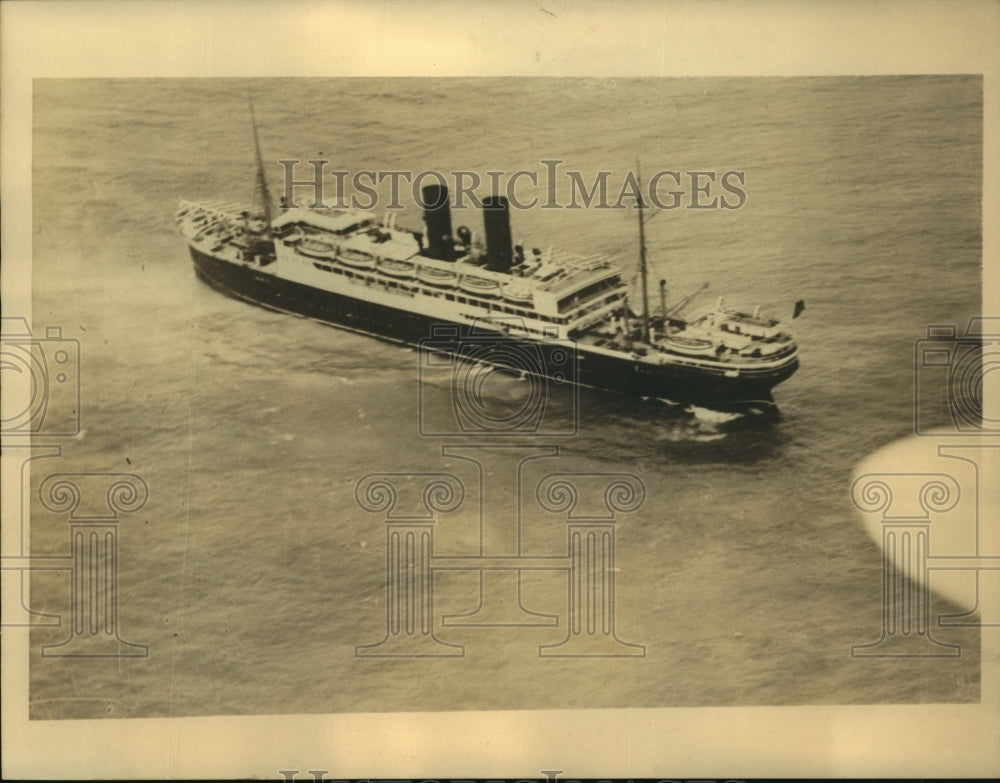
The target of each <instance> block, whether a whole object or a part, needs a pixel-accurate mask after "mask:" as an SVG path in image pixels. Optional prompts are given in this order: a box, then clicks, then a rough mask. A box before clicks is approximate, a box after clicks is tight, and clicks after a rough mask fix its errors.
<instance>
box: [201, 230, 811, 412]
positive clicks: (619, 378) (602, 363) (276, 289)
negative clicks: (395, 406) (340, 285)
mask: <svg viewBox="0 0 1000 783" xmlns="http://www.w3.org/2000/svg"><path fill="white" fill-rule="evenodd" d="M190 250H191V257H192V259H193V260H194V265H195V270H196V271H197V273H198V276H199V277H201V279H202V280H204V281H205V282H206V283H208V284H209V285H211V286H212V287H213V288H215V289H217V290H219V291H221V292H222V293H225V294H227V295H229V296H233V297H236V298H238V299H243V300H246V301H249V302H252V303H254V304H258V305H261V306H264V307H267V308H270V309H275V310H280V311H282V312H290V313H296V314H298V315H303V316H306V317H308V318H313V319H316V320H318V321H322V322H324V323H328V324H333V325H335V326H340V327H344V328H347V329H350V330H352V331H358V332H362V333H364V334H369V335H372V336H374V337H379V338H383V339H388V340H392V341H394V342H399V343H404V344H406V345H412V346H416V347H423V348H430V349H433V350H435V351H438V352H441V353H446V354H458V355H464V356H468V357H471V358H475V359H477V360H480V361H484V362H487V363H489V364H498V365H500V366H510V367H511V368H512V369H514V370H516V371H518V372H527V373H530V374H532V375H544V376H547V377H551V378H557V379H558V380H561V381H568V382H570V383H574V384H576V385H580V386H589V387H594V388H598V389H606V390H609V391H616V392H623V393H626V394H633V395H639V396H647V397H659V398H663V399H669V400H673V401H676V402H702V403H707V404H712V405H714V406H733V407H740V406H746V405H752V404H754V403H769V402H770V401H771V400H772V396H771V390H772V389H773V388H774V386H776V385H777V384H779V383H781V382H782V381H783V380H785V379H786V378H788V377H789V376H791V375H792V373H794V372H795V370H796V369H797V367H798V360H797V359H796V360H795V361H793V362H791V363H790V364H788V365H785V366H783V367H781V368H779V369H768V370H759V371H747V370H741V371H740V375H739V376H738V377H735V378H732V377H726V376H725V373H724V371H723V370H719V371H713V370H708V369H705V368H703V367H692V366H684V365H680V364H678V365H660V366H656V367H653V366H648V365H644V364H642V363H640V362H633V361H631V360H629V359H627V358H619V357H610V356H605V355H603V354H599V353H593V352H591V351H587V350H586V349H585V348H580V350H578V352H577V361H576V362H573V361H572V357H566V355H565V354H566V351H565V343H564V344H563V345H555V344H547V343H542V342H534V341H530V340H526V339H523V338H512V337H510V336H509V335H504V334H501V333H499V332H485V331H480V330H478V329H477V330H476V332H475V334H471V333H470V330H469V327H467V326H460V325H458V324H455V323H450V322H446V321H442V320H440V319H434V318H430V317H428V316H424V315H420V314H417V313H411V312H407V311H405V310H400V309H397V308H393V307H386V306H384V305H380V304H375V303H372V302H366V301H364V300H361V299H355V298H353V297H348V296H343V295H340V294H335V293H331V292H329V291H323V290H320V289H317V288H313V287H311V286H306V285H302V284H300V283H295V282H291V281H288V280H283V279H281V278H280V277H277V276H276V275H272V274H268V273H266V272H261V271H260V270H258V269H255V268H252V267H248V266H237V265H235V264H231V263H229V262H227V261H222V260H219V259H217V258H213V257H212V256H210V255H208V254H206V253H202V252H201V251H199V250H196V249H195V248H193V247H192V248H190Z"/></svg>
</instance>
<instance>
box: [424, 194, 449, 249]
mask: <svg viewBox="0 0 1000 783" xmlns="http://www.w3.org/2000/svg"><path fill="white" fill-rule="evenodd" d="M421 194H422V195H423V206H424V222H425V223H426V224H427V253H426V255H428V256H430V257H431V258H437V259H440V260H441V261H452V260H453V252H452V251H453V241H454V240H453V239H452V236H451V210H450V209H449V207H448V188H446V187H445V186H444V185H427V186H426V187H425V188H424V189H423V190H422V191H421Z"/></svg>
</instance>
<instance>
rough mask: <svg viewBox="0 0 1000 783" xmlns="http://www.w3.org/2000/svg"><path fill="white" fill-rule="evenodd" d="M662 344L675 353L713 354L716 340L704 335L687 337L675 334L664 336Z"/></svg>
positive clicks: (689, 354)
mask: <svg viewBox="0 0 1000 783" xmlns="http://www.w3.org/2000/svg"><path fill="white" fill-rule="evenodd" d="M660 345H661V346H663V347H664V348H667V349H669V350H671V351H674V352H675V353H682V354H685V355H687V356H711V355H712V354H713V353H715V342H714V341H712V340H708V339H705V338H703V337H685V336H684V335H680V334H674V335H671V336H670V337H664V338H663V339H662V340H661V341H660Z"/></svg>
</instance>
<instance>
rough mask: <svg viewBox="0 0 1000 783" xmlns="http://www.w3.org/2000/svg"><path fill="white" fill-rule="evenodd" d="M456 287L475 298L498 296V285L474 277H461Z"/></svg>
mask: <svg viewBox="0 0 1000 783" xmlns="http://www.w3.org/2000/svg"><path fill="white" fill-rule="evenodd" d="M458 287H459V288H461V289H462V290H463V291H467V292H468V293H470V294H476V295H477V296H498V295H499V294H500V283H498V282H497V281H496V280H488V279H486V278H485V277H476V276H475V275H463V277H462V279H461V280H459V281H458Z"/></svg>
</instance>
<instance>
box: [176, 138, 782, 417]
mask: <svg viewBox="0 0 1000 783" xmlns="http://www.w3.org/2000/svg"><path fill="white" fill-rule="evenodd" d="M254 141H255V145H256V153H257V193H258V194H259V196H260V197H261V198H259V199H255V201H260V202H261V203H259V204H247V205H240V204H234V203H227V202H224V201H209V202H191V201H186V200H182V201H181V202H180V204H179V206H178V209H177V212H176V215H175V218H176V221H177V224H178V226H179V228H180V232H181V234H182V235H183V236H184V238H185V240H186V241H187V244H188V246H189V248H190V252H191V257H192V259H193V261H194V266H195V270H196V272H197V274H198V276H199V277H200V278H202V279H203V280H204V281H205V282H206V283H208V284H209V285H211V286H213V287H214V288H216V289H218V290H219V291H221V292H223V293H225V294H228V295H230V296H233V297H236V298H239V299H243V300H246V301H248V302H252V303H255V304H258V305H262V306H265V307H268V308H271V309H276V310H279V311H284V312H291V313H296V314H299V315H303V316H306V317H309V318H314V319H317V320H320V321H323V322H326V323H329V324H333V325H336V326H341V327H344V328H347V329H351V330H354V331H358V332H363V333H366V334H369V335H372V336H376V337H380V338H383V339H388V340H393V341H397V342H400V343H404V344H408V345H413V346H419V347H421V348H423V349H430V350H432V351H435V352H439V353H442V354H450V355H452V356H454V357H456V358H460V359H461V360H467V361H474V362H476V363H477V364H481V365H482V366H485V367H491V366H492V367H499V368H502V369H504V370H513V371H516V372H518V373H526V374H530V375H532V376H536V377H541V378H548V379H550V380H554V381H556V382H562V383H571V384H578V385H580V386H588V387H594V388H598V389H606V390H612V391H617V392H624V393H627V394H632V395H640V396H644V397H656V398H660V399H665V400H669V401H675V402H690V403H699V404H705V405H708V406H710V407H728V408H732V407H736V408H739V407H743V406H748V407H749V406H753V405H760V406H763V407H764V408H768V407H770V406H771V405H773V397H772V389H773V388H774V386H776V385H777V384H779V383H781V382H782V381H784V380H786V379H787V378H788V377H789V376H791V375H792V374H793V373H794V372H795V370H796V369H797V368H798V349H797V345H796V342H795V340H794V338H793V337H792V335H791V334H789V333H788V331H786V330H785V328H784V327H783V324H782V322H780V321H779V320H777V319H775V318H771V317H769V316H766V315H763V314H762V313H761V312H760V310H759V308H755V309H753V310H750V311H749V312H747V311H743V310H735V309H731V308H727V307H726V306H725V304H724V302H723V300H722V299H721V298H719V299H718V300H717V301H716V303H715V305H714V306H712V307H706V308H702V309H701V310H698V311H696V312H693V313H690V314H687V315H682V314H681V311H682V310H683V309H684V306H685V305H686V304H687V302H688V301H689V300H690V299H691V298H692V297H688V298H687V299H685V300H684V301H683V302H681V303H680V304H678V305H674V306H673V307H671V308H668V307H667V303H666V301H665V291H664V283H663V281H661V282H660V307H659V309H658V311H656V312H654V311H652V310H651V309H650V306H649V286H648V282H647V278H648V269H647V263H646V250H645V237H644V229H643V225H644V221H643V216H644V204H643V202H642V199H641V197H639V199H638V204H637V206H638V207H639V209H638V216H639V246H640V258H639V273H640V276H641V282H642V303H641V310H640V311H638V312H636V311H634V310H633V308H632V306H631V304H630V302H629V285H628V283H627V281H626V279H625V277H624V274H623V270H622V269H621V268H620V267H618V266H617V265H615V264H613V263H611V261H610V260H608V259H606V258H602V257H600V256H595V255H588V256H580V255H566V254H562V253H559V252H557V251H553V250H549V251H546V252H542V251H541V250H538V249H525V248H524V247H523V246H521V245H514V244H513V241H512V237H511V229H510V219H509V209H508V202H507V200H506V199H505V198H504V197H502V196H493V197H489V198H486V199H484V200H483V205H484V209H483V212H482V215H483V229H484V232H483V233H484V240H485V241H480V240H479V239H478V237H477V236H476V235H474V234H473V232H472V231H470V230H469V229H468V228H466V227H465V226H459V227H458V228H457V229H456V230H454V231H453V230H452V219H451V212H450V208H449V204H448V192H447V189H446V188H445V187H444V186H442V185H429V186H427V187H425V188H424V189H423V191H422V195H423V202H424V203H423V205H422V206H424V215H423V218H424V226H423V230H422V231H417V230H412V229H407V228H403V227H401V226H397V225H396V218H397V217H398V214H397V213H387V216H386V217H384V218H383V219H381V220H380V219H379V218H378V216H377V215H376V214H375V213H373V212H370V211H364V210H356V209H304V208H300V207H298V206H294V205H293V206H288V205H286V204H284V202H283V205H282V208H281V209H280V210H279V211H278V212H277V214H276V213H275V211H274V209H273V206H272V203H271V198H270V195H269V193H268V188H267V181H266V178H265V176H264V170H263V161H262V158H261V154H260V145H259V143H258V142H257V136H256V127H255V128H254ZM801 308H802V303H801V302H798V303H796V308H795V315H798V312H799V311H800V310H801ZM793 317H794V316H793Z"/></svg>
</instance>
